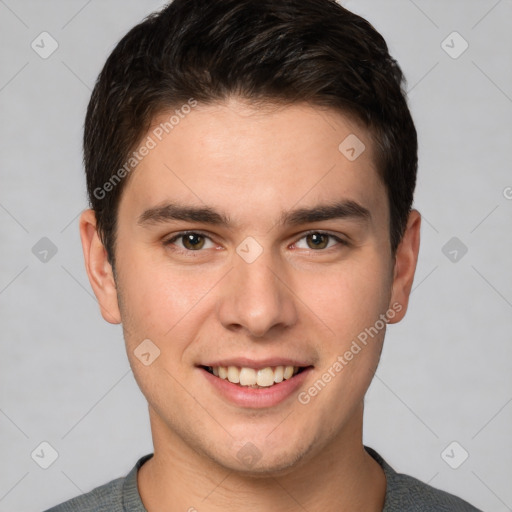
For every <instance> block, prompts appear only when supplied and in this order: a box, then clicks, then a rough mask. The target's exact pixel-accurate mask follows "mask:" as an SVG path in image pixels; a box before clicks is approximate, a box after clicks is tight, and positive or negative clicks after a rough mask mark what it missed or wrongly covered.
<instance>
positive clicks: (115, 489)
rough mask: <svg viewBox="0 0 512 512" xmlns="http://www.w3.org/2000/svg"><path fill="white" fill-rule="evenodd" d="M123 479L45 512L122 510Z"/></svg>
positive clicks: (109, 511)
mask: <svg viewBox="0 0 512 512" xmlns="http://www.w3.org/2000/svg"><path fill="white" fill-rule="evenodd" d="M124 481H125V479H124V478H117V479H115V480H112V481H111V482H109V483H107V484H104V485H101V486H99V487H96V488H95V489H93V490H92V491H89V492H87V493H85V494H82V495H81V496H77V497H76V498H72V499H70V500H68V501H65V502H64V503H61V504H60V505H57V506H56V507H53V508H51V509H49V510H47V511H46V512H78V511H80V512H123V483H124Z"/></svg>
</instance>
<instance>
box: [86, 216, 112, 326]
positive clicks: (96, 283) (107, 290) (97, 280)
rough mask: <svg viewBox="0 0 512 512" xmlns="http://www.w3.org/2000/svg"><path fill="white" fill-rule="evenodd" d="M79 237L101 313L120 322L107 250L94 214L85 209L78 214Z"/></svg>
mask: <svg viewBox="0 0 512 512" xmlns="http://www.w3.org/2000/svg"><path fill="white" fill-rule="evenodd" d="M80 238H81V240H82V249H83V252H84V260H85V270H86V271H87V275H88V276H89V282H90V283H91V286H92V289H93V291H94V295H96V299H98V304H99V306H100V311H101V315H102V316H103V318H104V319H105V320H106V321H107V322H109V323H111V324H120V323H121V313H120V311H119V304H118V302H117V290H116V283H115V280H114V273H113V271H112V266H111V265H110V263H109V262H108V258H107V251H106V249H105V247H104V245H103V243H102V242H101V239H100V237H99V235H98V231H97V229H96V215H95V213H94V211H93V210H91V209H87V210H84V211H83V212H82V214H81V215H80Z"/></svg>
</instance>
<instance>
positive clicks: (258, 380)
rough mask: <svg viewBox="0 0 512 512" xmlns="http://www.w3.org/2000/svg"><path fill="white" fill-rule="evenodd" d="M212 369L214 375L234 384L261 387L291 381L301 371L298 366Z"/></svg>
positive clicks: (216, 367) (215, 367) (213, 367)
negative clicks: (286, 380)
mask: <svg viewBox="0 0 512 512" xmlns="http://www.w3.org/2000/svg"><path fill="white" fill-rule="evenodd" d="M211 368H212V371H213V374H214V375H216V376H217V377H220V378H221V379H226V380H229V382H232V383H233V384H240V385H241V386H261V387H268V386H272V385H273V384H274V383H279V382H282V381H283V379H289V378H290V377H292V376H293V375H295V374H296V373H297V372H298V371H299V367H298V366H275V367H270V366H267V367H266V368H260V369H259V370H255V369H254V368H247V367H245V366H244V367H242V368H239V367H238V366H212V367H211Z"/></svg>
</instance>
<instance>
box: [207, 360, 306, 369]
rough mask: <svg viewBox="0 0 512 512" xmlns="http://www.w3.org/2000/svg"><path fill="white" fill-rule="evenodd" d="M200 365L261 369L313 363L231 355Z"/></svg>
mask: <svg viewBox="0 0 512 512" xmlns="http://www.w3.org/2000/svg"><path fill="white" fill-rule="evenodd" d="M198 366H211V367H216V366H226V367H227V366H238V367H245V368H254V369H256V370H259V369H261V368H267V367H269V366H298V367H299V366H300V367H302V366H312V365H311V364H309V363H307V362H305V361H302V360H299V359H290V358H284V357H271V358H267V359H258V360H255V359H249V358H247V357H231V358H229V359H218V360H216V361H210V362H207V363H200V364H198Z"/></svg>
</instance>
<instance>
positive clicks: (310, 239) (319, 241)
mask: <svg viewBox="0 0 512 512" xmlns="http://www.w3.org/2000/svg"><path fill="white" fill-rule="evenodd" d="M329 238H330V237H329V235H326V234H325V233H311V234H309V235H307V236H306V241H307V244H308V247H309V248H310V249H325V248H326V247H327V244H328V243H329Z"/></svg>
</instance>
